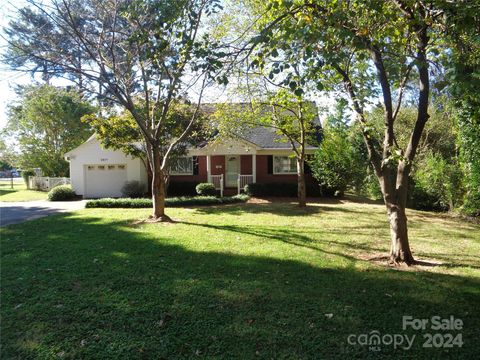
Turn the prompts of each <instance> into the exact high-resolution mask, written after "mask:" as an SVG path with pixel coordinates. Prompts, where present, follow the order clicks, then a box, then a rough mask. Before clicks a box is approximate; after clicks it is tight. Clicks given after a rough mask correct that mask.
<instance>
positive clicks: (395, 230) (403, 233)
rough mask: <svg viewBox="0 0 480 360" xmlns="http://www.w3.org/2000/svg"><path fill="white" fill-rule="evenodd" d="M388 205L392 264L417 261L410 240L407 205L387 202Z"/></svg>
mask: <svg viewBox="0 0 480 360" xmlns="http://www.w3.org/2000/svg"><path fill="white" fill-rule="evenodd" d="M386 206H387V213H388V219H389V221H390V239H391V244H390V262H391V263H392V264H398V263H400V262H404V263H405V264H407V265H412V264H413V263H414V262H415V261H414V259H413V255H412V252H411V250H410V244H409V242H408V229H407V216H406V214H405V207H404V206H399V205H395V204H386Z"/></svg>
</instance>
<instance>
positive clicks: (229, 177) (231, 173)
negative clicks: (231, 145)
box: [225, 155, 240, 187]
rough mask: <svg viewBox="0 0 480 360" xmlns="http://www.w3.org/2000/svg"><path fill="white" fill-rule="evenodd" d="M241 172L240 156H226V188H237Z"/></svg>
mask: <svg viewBox="0 0 480 360" xmlns="http://www.w3.org/2000/svg"><path fill="white" fill-rule="evenodd" d="M239 172H240V156H238V155H227V156H225V187H237V180H238V174H239Z"/></svg>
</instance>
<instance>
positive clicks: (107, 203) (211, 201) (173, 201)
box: [86, 194, 250, 208]
mask: <svg viewBox="0 0 480 360" xmlns="http://www.w3.org/2000/svg"><path fill="white" fill-rule="evenodd" d="M249 198H250V197H249V196H248V195H245V194H242V195H235V196H226V197H216V196H194V197H173V198H167V199H166V200H165V206H167V207H181V206H201V205H222V204H234V203H241V202H245V201H247V200H248V199H249ZM86 207H87V208H150V207H152V200H151V199H127V198H121V199H110V198H106V199H97V200H90V201H88V202H87V204H86Z"/></svg>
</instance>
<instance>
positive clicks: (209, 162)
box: [207, 155, 212, 183]
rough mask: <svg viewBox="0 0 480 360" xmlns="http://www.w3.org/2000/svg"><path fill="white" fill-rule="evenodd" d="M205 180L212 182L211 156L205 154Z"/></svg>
mask: <svg viewBox="0 0 480 360" xmlns="http://www.w3.org/2000/svg"><path fill="white" fill-rule="evenodd" d="M207 182H209V183H211V182H212V158H211V156H210V155H207Z"/></svg>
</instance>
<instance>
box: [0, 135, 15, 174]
mask: <svg viewBox="0 0 480 360" xmlns="http://www.w3.org/2000/svg"><path fill="white" fill-rule="evenodd" d="M17 163H18V154H17V153H15V152H14V151H13V149H12V147H11V146H10V147H9V146H8V145H7V143H6V142H5V140H4V139H3V138H1V137H0V171H5V170H11V169H12V168H14V167H15V166H16V165H17Z"/></svg>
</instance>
